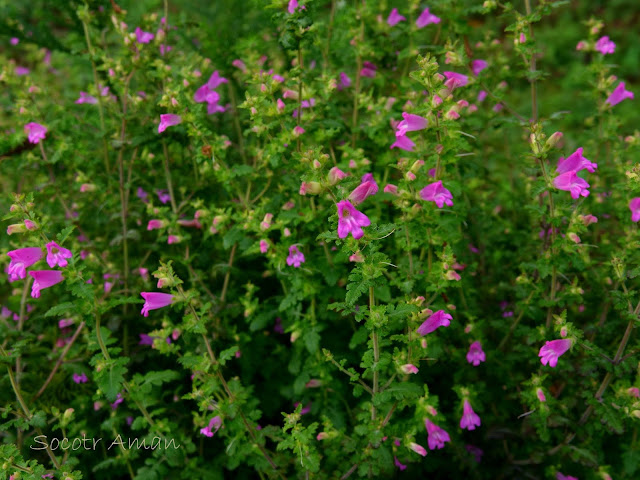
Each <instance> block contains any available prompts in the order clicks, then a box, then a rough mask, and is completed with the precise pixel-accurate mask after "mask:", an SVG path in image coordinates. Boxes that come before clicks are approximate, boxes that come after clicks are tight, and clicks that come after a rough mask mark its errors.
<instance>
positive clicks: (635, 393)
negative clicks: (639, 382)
mask: <svg viewBox="0 0 640 480" xmlns="http://www.w3.org/2000/svg"><path fill="white" fill-rule="evenodd" d="M627 393H628V394H629V395H631V396H632V397H635V398H640V389H639V388H638V387H629V389H628V390H627Z"/></svg>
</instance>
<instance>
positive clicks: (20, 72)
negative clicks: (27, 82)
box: [16, 65, 30, 77]
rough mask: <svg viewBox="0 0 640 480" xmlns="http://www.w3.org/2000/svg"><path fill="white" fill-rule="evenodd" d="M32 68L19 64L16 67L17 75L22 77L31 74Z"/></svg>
mask: <svg viewBox="0 0 640 480" xmlns="http://www.w3.org/2000/svg"><path fill="white" fill-rule="evenodd" d="M29 72H30V70H29V69H28V68H27V67H21V66H20V65H18V66H17V67H16V75H17V76H19V77H22V76H23V75H29Z"/></svg>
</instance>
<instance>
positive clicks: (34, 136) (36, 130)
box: [24, 122, 47, 143]
mask: <svg viewBox="0 0 640 480" xmlns="http://www.w3.org/2000/svg"><path fill="white" fill-rule="evenodd" d="M24 131H25V132H27V136H28V137H29V142H31V143H40V140H44V137H45V136H46V134H47V127H45V126H44V125H40V124H39V123H35V122H30V123H27V124H26V125H25V126H24Z"/></svg>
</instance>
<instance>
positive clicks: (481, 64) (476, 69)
mask: <svg viewBox="0 0 640 480" xmlns="http://www.w3.org/2000/svg"><path fill="white" fill-rule="evenodd" d="M488 66H489V64H488V63H487V62H486V61H485V60H474V61H473V62H471V71H472V72H473V74H474V75H475V76H476V77H477V76H478V74H479V73H480V72H481V71H482V70H484V69H485V68H487V67H488Z"/></svg>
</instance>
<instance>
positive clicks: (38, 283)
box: [29, 270, 64, 298]
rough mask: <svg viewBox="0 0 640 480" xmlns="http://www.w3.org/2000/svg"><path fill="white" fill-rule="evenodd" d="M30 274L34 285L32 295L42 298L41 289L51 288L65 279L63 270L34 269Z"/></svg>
mask: <svg viewBox="0 0 640 480" xmlns="http://www.w3.org/2000/svg"><path fill="white" fill-rule="evenodd" d="M29 275H31V276H32V277H33V285H32V286H31V296H32V297H33V298H40V290H42V289H43V288H49V287H52V286H53V285H55V284H56V283H60V282H61V281H63V280H64V277H63V276H62V272H59V271H57V270H32V271H31V272H29Z"/></svg>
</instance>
